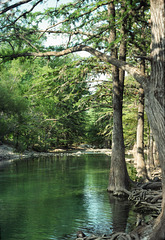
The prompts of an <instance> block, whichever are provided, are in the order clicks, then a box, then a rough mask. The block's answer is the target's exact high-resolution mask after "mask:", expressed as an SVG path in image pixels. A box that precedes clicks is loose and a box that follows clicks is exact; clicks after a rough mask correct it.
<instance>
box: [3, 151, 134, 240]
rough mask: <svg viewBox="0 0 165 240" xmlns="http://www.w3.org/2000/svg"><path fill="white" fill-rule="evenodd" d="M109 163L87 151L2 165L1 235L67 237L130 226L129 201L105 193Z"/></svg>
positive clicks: (31, 239) (44, 239) (39, 239)
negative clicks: (78, 232) (79, 231)
mask: <svg viewBox="0 0 165 240" xmlns="http://www.w3.org/2000/svg"><path fill="white" fill-rule="evenodd" d="M109 166H110V157H109V156H106V155H101V154H87V155H80V156H64V155H63V156H56V157H45V158H43V157H42V158H35V159H29V160H19V161H14V162H12V163H11V164H9V165H6V166H3V167H0V239H1V240H49V239H53V240H65V239H75V237H76V232H77V231H78V230H82V231H83V232H84V233H85V234H87V235H91V234H96V235H102V234H110V233H111V232H112V231H129V230H131V229H132V228H133V226H134V224H135V222H136V214H135V213H134V212H133V211H132V209H131V206H130V204H129V203H128V202H127V201H125V200H118V199H116V198H114V197H113V196H111V195H110V194H108V193H107V191H106V189H107V184H108V175H109Z"/></svg>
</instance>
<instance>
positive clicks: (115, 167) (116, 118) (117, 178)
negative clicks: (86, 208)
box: [108, 2, 129, 194]
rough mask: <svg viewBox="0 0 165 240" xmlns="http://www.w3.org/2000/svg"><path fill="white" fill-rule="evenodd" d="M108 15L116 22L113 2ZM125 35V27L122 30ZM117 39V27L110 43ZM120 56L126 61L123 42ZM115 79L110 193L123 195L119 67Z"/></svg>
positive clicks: (121, 75) (125, 178) (124, 172)
mask: <svg viewBox="0 0 165 240" xmlns="http://www.w3.org/2000/svg"><path fill="white" fill-rule="evenodd" d="M108 15H109V16H111V17H113V20H114V22H115V8H114V4H113V3H112V2H111V3H110V4H109V8H108ZM121 31H122V33H123V34H124V25H123V26H122V28H121ZM115 39H116V31H115V26H112V27H111V33H110V38H109V43H112V42H113V41H115ZM111 55H112V57H113V58H117V51H116V49H115V48H114V49H113V51H112V54H111ZM119 55H120V57H121V60H125V55H126V45H125V41H124V40H123V41H122V42H121V44H120V49H119ZM112 78H113V134H112V156H111V167H110V176H109V185H108V191H110V192H114V193H116V194H121V193H122V192H123V189H127V188H128V183H129V177H128V173H127V168H126V162H125V148H124V137H123V124H122V100H123V89H124V71H123V70H122V69H120V70H119V69H118V68H117V67H115V66H113V67H112Z"/></svg>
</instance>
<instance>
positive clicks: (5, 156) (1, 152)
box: [0, 144, 111, 165]
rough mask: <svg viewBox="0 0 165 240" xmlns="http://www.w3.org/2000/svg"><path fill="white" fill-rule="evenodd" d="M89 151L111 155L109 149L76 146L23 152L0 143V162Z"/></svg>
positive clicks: (77, 154)
mask: <svg viewBox="0 0 165 240" xmlns="http://www.w3.org/2000/svg"><path fill="white" fill-rule="evenodd" d="M90 153H102V154H107V155H111V149H93V148H81V147H80V148H76V149H72V150H64V149H54V150H51V151H49V152H36V151H27V150H26V151H24V152H23V153H19V152H16V149H15V148H14V147H12V146H9V145H7V144H1V145H0V163H1V165H2V163H3V162H6V161H8V162H11V161H14V160H16V159H24V158H31V157H39V156H59V155H61V156H63V155H72V156H80V155H81V154H90Z"/></svg>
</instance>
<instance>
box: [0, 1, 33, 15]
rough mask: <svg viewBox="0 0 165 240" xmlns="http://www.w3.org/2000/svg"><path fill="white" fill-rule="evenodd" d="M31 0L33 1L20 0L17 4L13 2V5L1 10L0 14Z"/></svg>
mask: <svg viewBox="0 0 165 240" xmlns="http://www.w3.org/2000/svg"><path fill="white" fill-rule="evenodd" d="M31 1H32V0H22V1H20V2H17V3H15V4H12V5H10V6H8V7H6V8H4V9H3V10H1V11H0V14H3V13H5V12H7V11H9V10H11V9H13V8H16V7H18V6H20V5H22V4H25V3H28V2H31Z"/></svg>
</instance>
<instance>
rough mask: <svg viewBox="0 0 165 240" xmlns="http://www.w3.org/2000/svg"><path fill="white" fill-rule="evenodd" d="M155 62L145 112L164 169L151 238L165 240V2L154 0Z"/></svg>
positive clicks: (152, 14) (153, 52) (153, 48)
mask: <svg viewBox="0 0 165 240" xmlns="http://www.w3.org/2000/svg"><path fill="white" fill-rule="evenodd" d="M151 24H152V28H151V29H152V52H151V57H152V62H151V79H150V84H149V86H148V87H147V88H146V91H145V99H146V112H147V115H148V119H149V123H150V126H151V128H152V131H153V135H154V140H155V141H156V145H157V148H158V153H159V160H160V165H161V169H162V191H163V200H162V212H161V214H160V216H159V217H158V218H157V219H156V223H155V226H154V230H153V233H152V236H151V237H150V240H162V239H165V146H164V144H165V2H164V0H151Z"/></svg>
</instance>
